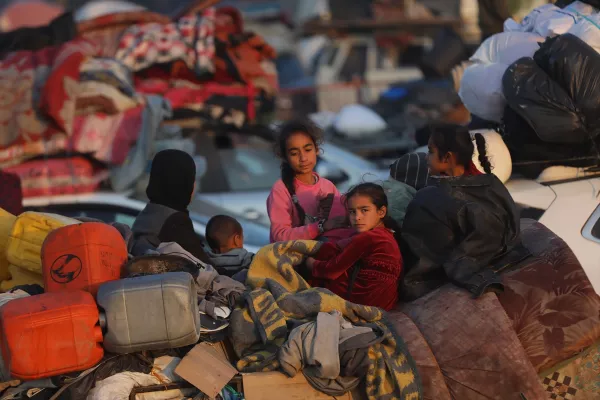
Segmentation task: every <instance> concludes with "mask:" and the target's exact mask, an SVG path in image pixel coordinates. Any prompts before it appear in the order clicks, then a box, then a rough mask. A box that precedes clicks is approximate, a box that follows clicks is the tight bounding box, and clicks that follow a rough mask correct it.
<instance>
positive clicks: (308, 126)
mask: <svg viewBox="0 0 600 400" xmlns="http://www.w3.org/2000/svg"><path fill="white" fill-rule="evenodd" d="M297 132H302V133H305V134H306V135H308V136H309V137H310V138H311V139H312V141H313V143H314V144H315V150H316V151H317V152H318V151H319V147H320V145H321V143H322V141H323V139H322V133H321V130H320V129H319V128H318V127H317V126H316V125H315V124H313V123H312V122H311V121H309V120H304V119H299V120H292V121H289V122H286V123H285V124H283V125H282V126H281V128H279V135H278V136H277V141H276V143H275V153H276V154H277V155H278V156H279V158H281V180H282V181H283V184H284V185H285V187H286V188H287V190H288V192H289V193H290V196H292V201H293V202H294V205H295V207H296V210H297V211H298V216H299V218H300V223H301V224H304V219H305V217H306V213H305V212H304V209H303V208H302V206H301V205H300V202H298V198H297V197H296V188H295V187H294V177H295V173H294V170H293V169H292V167H291V166H290V164H289V162H288V161H287V141H288V139H289V138H290V136H292V135H293V134H294V133H297Z"/></svg>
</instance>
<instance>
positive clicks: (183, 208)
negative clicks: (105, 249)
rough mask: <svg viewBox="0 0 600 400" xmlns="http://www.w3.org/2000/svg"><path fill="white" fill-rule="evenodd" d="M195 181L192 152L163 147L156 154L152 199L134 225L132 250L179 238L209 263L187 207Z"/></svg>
mask: <svg viewBox="0 0 600 400" xmlns="http://www.w3.org/2000/svg"><path fill="white" fill-rule="evenodd" d="M195 184H196V163H195V162H194V159H193V158H192V157H191V156H190V155H189V154H188V153H186V152H184V151H181V150H163V151H161V152H159V153H158V154H156V156H155V157H154V160H153V161H152V168H151V170H150V182H149V183H148V188H147V189H146V195H147V196H148V199H149V200H150V202H149V203H148V205H146V208H144V209H143V210H142V212H141V213H140V214H139V215H138V216H137V218H136V220H135V222H134V224H133V227H132V228H131V230H132V231H133V244H132V248H131V251H130V252H131V254H133V255H134V256H140V255H144V254H145V253H146V252H147V251H148V250H155V249H156V248H157V247H158V245H159V244H161V243H165V242H175V243H177V244H179V245H180V246H181V247H183V248H184V249H185V250H186V251H188V252H189V253H190V254H192V255H193V256H194V257H196V258H197V259H199V260H200V261H202V262H205V263H209V260H208V257H207V255H206V253H205V251H204V248H203V247H204V244H203V242H202V239H201V238H200V236H198V235H197V234H196V232H195V231H194V224H193V223H192V220H191V218H190V216H189V212H188V209H187V207H188V206H189V204H190V203H191V201H192V195H193V193H194V188H195Z"/></svg>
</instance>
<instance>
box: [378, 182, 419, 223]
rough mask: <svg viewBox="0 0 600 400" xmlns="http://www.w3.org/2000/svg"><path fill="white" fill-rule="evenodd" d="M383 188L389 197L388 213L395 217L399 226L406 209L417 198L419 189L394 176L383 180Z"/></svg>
mask: <svg viewBox="0 0 600 400" xmlns="http://www.w3.org/2000/svg"><path fill="white" fill-rule="evenodd" d="M383 189H384V190H385V194H386V195H387V198H388V215H389V216H390V217H392V219H394V220H395V221H396V222H397V223H398V225H399V226H402V223H403V222H404V216H405V215H406V209H407V208H408V205H409V204H410V202H411V201H413V199H414V198H415V195H416V194H417V190H416V189H415V188H413V187H412V186H409V185H407V184H406V183H402V182H400V181H397V180H395V179H393V178H388V179H387V180H386V181H384V182H383Z"/></svg>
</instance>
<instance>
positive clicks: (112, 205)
mask: <svg viewBox="0 0 600 400" xmlns="http://www.w3.org/2000/svg"><path fill="white" fill-rule="evenodd" d="M128 195H129V193H123V194H118V193H90V194H77V195H64V196H49V197H36V198H28V199H25V200H24V201H23V205H24V207H25V210H26V211H40V212H49V213H54V214H60V215H64V216H67V217H72V218H77V217H89V218H95V219H99V220H101V221H104V222H108V223H110V222H121V223H124V224H126V225H129V226H131V225H133V222H134V221H135V218H136V216H137V215H138V214H139V213H140V211H142V210H143V209H144V207H145V206H146V203H145V202H143V201H140V200H135V199H132V198H130V197H128ZM198 211H200V212H198ZM217 213H223V210H222V209H218V208H215V207H211V206H210V205H205V206H203V205H202V204H200V203H198V202H197V203H196V204H195V205H194V206H193V207H192V209H191V210H190V217H191V219H192V222H193V224H194V230H195V231H196V233H197V234H198V235H200V236H201V237H202V238H203V239H204V237H205V232H206V224H207V223H208V220H209V219H210V218H211V216H213V215H215V214H217ZM238 221H240V224H241V225H242V228H243V229H244V239H245V244H244V247H245V248H246V250H248V251H250V252H253V253H256V252H257V251H258V250H259V249H260V248H261V247H263V246H265V245H267V244H269V229H268V228H267V227H265V226H263V225H259V224H256V223H253V222H251V221H247V220H244V219H241V218H238ZM205 243H206V241H205Z"/></svg>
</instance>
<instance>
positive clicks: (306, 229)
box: [267, 121, 354, 242]
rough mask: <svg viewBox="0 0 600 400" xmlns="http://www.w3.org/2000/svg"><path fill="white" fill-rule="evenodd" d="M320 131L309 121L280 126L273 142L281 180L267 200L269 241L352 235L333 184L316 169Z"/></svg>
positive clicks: (331, 238) (326, 238) (338, 237)
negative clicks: (277, 135)
mask: <svg viewBox="0 0 600 400" xmlns="http://www.w3.org/2000/svg"><path fill="white" fill-rule="evenodd" d="M320 143H321V136H320V132H319V130H318V128H317V127H315V126H314V125H313V124H312V123H310V122H308V121H292V122H288V123H286V124H285V125H283V126H282V127H281V130H280V133H279V137H278V140H277V144H276V152H277V155H278V156H279V157H280V158H281V179H280V180H278V181H277V182H275V184H274V185H273V189H271V193H270V194H269V197H268V199H267V212H268V214H269V219H270V220H271V242H280V241H285V240H296V239H309V240H326V241H336V240H339V239H346V238H348V237H350V236H352V235H353V234H354V231H353V230H352V229H351V228H350V227H349V224H348V216H347V211H346V207H345V206H344V203H343V201H342V198H341V196H340V193H339V192H338V190H337V189H336V187H335V185H334V184H333V183H332V182H331V181H328V180H327V179H325V178H321V177H320V176H319V175H318V174H317V173H316V172H315V171H314V169H315V166H316V165H317V155H318V154H319V144H320Z"/></svg>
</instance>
